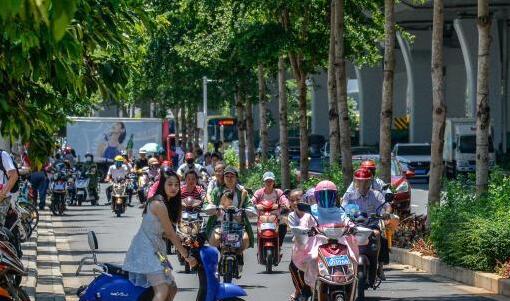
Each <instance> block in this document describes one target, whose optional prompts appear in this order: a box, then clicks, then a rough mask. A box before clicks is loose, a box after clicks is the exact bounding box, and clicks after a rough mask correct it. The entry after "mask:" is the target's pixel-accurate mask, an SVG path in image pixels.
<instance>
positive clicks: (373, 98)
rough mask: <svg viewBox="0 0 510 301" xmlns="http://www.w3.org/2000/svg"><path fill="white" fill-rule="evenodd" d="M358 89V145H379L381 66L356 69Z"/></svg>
mask: <svg viewBox="0 0 510 301" xmlns="http://www.w3.org/2000/svg"><path fill="white" fill-rule="evenodd" d="M356 77H357V78H358V88H359V113H360V125H359V132H360V133H359V136H360V138H359V139H360V141H359V144H360V145H376V144H379V122H380V119H381V118H380V112H381V97H382V82H383V70H382V65H379V66H377V67H362V68H358V67H356Z"/></svg>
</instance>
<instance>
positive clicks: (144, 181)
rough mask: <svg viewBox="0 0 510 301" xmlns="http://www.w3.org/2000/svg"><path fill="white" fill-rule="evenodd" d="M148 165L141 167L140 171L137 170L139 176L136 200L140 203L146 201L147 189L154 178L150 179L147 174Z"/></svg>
mask: <svg viewBox="0 0 510 301" xmlns="http://www.w3.org/2000/svg"><path fill="white" fill-rule="evenodd" d="M148 171H149V167H144V168H142V170H141V171H139V174H140V175H139V177H138V191H137V194H138V200H139V201H140V203H141V204H143V203H145V202H146V201H147V195H148V194H149V189H150V188H151V186H152V184H154V179H151V177H150V176H149V173H148Z"/></svg>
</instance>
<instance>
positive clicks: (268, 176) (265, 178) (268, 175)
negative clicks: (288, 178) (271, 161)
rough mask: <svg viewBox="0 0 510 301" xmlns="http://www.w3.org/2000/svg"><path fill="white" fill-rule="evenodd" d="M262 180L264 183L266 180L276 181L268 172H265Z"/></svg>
mask: <svg viewBox="0 0 510 301" xmlns="http://www.w3.org/2000/svg"><path fill="white" fill-rule="evenodd" d="M262 179H263V180H264V182H265V181H267V180H273V181H274V180H275V179H276V177H275V175H274V173H272V172H270V171H267V172H265V173H264V175H263V176H262Z"/></svg>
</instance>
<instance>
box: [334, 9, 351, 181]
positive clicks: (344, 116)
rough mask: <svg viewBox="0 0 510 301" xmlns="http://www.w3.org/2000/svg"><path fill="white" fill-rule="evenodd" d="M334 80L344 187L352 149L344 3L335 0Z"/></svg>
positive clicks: (348, 172) (348, 178)
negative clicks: (346, 68) (348, 104)
mask: <svg viewBox="0 0 510 301" xmlns="http://www.w3.org/2000/svg"><path fill="white" fill-rule="evenodd" d="M335 1H336V2H335V12H336V13H335V40H336V44H335V80H336V90H337V99H338V112H339V118H340V145H341V151H342V172H343V178H344V185H345V187H347V186H348V185H349V184H350V183H351V182H352V169H353V168H352V149H351V129H350V126H349V112H348V107H347V76H346V70H345V45H344V1H343V0H335Z"/></svg>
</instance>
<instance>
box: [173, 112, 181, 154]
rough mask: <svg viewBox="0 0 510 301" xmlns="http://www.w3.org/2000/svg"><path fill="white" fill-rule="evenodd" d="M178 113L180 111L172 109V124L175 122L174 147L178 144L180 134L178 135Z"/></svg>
mask: <svg viewBox="0 0 510 301" xmlns="http://www.w3.org/2000/svg"><path fill="white" fill-rule="evenodd" d="M179 111H180V109H179V108H177V109H172V114H173V115H174V122H175V133H174V134H175V146H177V145H178V144H179V140H180V139H181V134H180V133H179V130H180V122H179Z"/></svg>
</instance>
